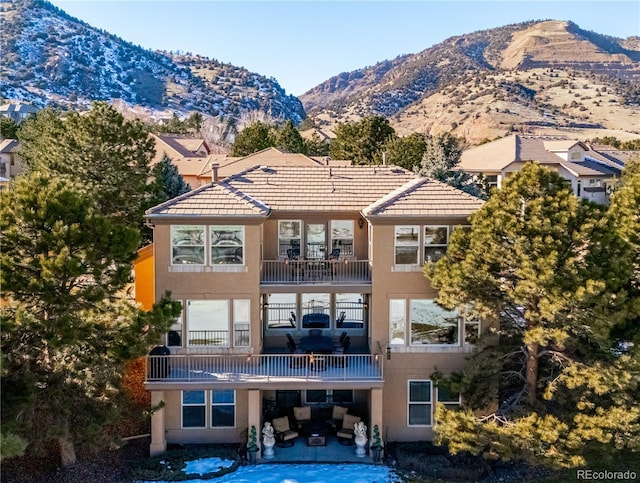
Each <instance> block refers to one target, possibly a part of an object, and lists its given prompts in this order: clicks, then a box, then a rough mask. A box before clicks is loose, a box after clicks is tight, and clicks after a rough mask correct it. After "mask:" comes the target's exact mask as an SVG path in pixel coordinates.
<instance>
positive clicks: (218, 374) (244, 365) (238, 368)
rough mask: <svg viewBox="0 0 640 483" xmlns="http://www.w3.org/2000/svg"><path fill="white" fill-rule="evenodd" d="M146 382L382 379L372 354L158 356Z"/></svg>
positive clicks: (150, 365)
mask: <svg viewBox="0 0 640 483" xmlns="http://www.w3.org/2000/svg"><path fill="white" fill-rule="evenodd" d="M146 374H147V379H146V381H147V382H162V383H173V382H176V383H182V382H199V383H206V382H233V383H247V384H255V383H260V382H310V381H349V382H381V381H383V377H382V375H383V374H382V360H381V358H380V357H379V356H378V355H372V354H321V355H315V354H286V355H284V354H260V355H249V356H247V355H158V356H148V357H147V370H146Z"/></svg>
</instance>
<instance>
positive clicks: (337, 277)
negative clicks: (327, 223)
mask: <svg viewBox="0 0 640 483" xmlns="http://www.w3.org/2000/svg"><path fill="white" fill-rule="evenodd" d="M260 282H261V283H263V284H314V283H336V284H363V283H365V284H367V283H371V269H370V267H369V261H368V260H350V259H348V258H347V259H344V260H263V261H262V268H261V272H260Z"/></svg>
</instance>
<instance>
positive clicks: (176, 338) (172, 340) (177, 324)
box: [167, 309, 184, 347]
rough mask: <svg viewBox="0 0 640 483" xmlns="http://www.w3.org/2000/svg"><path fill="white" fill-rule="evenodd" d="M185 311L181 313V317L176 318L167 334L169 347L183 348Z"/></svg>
mask: <svg viewBox="0 0 640 483" xmlns="http://www.w3.org/2000/svg"><path fill="white" fill-rule="evenodd" d="M183 313H184V309H183V310H181V311H180V315H179V316H178V317H176V319H175V320H174V322H173V324H171V328H170V329H169V332H168V333H167V347H182V337H183V334H182V316H183Z"/></svg>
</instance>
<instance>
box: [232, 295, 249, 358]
mask: <svg viewBox="0 0 640 483" xmlns="http://www.w3.org/2000/svg"><path fill="white" fill-rule="evenodd" d="M250 324H251V301H250V300H249V299H238V300H234V301H233V337H234V338H233V345H235V346H236V347H248V346H249V333H250V331H249V328H250Z"/></svg>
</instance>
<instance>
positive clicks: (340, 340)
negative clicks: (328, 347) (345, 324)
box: [333, 332, 347, 352]
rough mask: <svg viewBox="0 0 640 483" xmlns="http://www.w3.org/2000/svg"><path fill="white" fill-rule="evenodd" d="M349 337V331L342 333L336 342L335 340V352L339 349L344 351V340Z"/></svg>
mask: <svg viewBox="0 0 640 483" xmlns="http://www.w3.org/2000/svg"><path fill="white" fill-rule="evenodd" d="M346 338H347V333H346V332H343V333H342V334H340V337H339V338H338V340H337V341H336V342H334V344H333V350H334V352H335V351H337V350H342V351H344V341H345V339H346Z"/></svg>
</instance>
